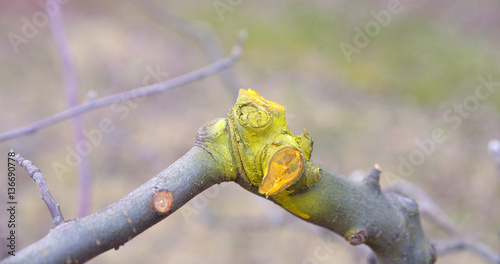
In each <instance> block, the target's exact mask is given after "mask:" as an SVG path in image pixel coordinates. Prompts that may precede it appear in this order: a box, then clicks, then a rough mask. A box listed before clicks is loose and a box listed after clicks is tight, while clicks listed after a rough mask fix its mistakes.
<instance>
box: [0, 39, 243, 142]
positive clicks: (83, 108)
mask: <svg viewBox="0 0 500 264" xmlns="http://www.w3.org/2000/svg"><path fill="white" fill-rule="evenodd" d="M246 37H247V31H244V30H242V31H240V34H239V38H238V44H237V45H236V46H235V47H233V49H232V51H231V54H230V55H229V56H228V57H225V58H223V59H220V60H218V61H216V62H215V63H212V64H210V65H208V66H206V67H203V68H201V69H199V70H196V71H193V72H190V73H187V74H184V75H181V76H178V77H175V78H173V79H170V80H168V81H165V82H161V83H156V84H152V85H148V86H144V87H140V88H137V89H134V90H130V91H126V92H122V93H118V94H114V95H109V96H106V97H103V98H100V99H97V100H92V101H88V102H85V103H83V104H80V105H79V106H76V107H73V108H70V109H67V110H66V111H63V112H60V113H58V114H55V115H53V116H51V117H48V118H45V119H42V120H40V121H37V122H35V123H33V124H30V125H27V126H24V127H21V128H18V129H14V130H11V131H7V132H4V133H2V134H0V142H1V141H5V140H8V139H11V138H14V137H18V136H21V135H26V134H29V133H33V132H35V131H37V130H38V129H40V128H43V127H46V126H49V125H52V124H55V123H58V122H61V121H63V120H66V119H68V118H71V117H73V116H76V115H80V114H82V113H85V112H87V111H90V110H92V109H96V108H99V107H103V106H107V105H110V104H114V103H117V102H123V101H126V100H130V99H132V98H137V97H141V96H146V95H151V94H155V93H159V92H163V91H166V90H169V89H172V88H175V87H179V86H181V85H184V84H187V83H190V82H193V81H197V80H200V79H202V78H205V77H207V76H210V75H211V74H213V73H216V72H219V71H221V70H223V69H226V68H228V67H231V66H232V65H233V64H234V63H235V62H236V61H237V60H238V59H239V58H240V56H241V54H242V52H243V44H244V42H245V40H246Z"/></svg>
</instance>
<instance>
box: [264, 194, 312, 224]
mask: <svg viewBox="0 0 500 264" xmlns="http://www.w3.org/2000/svg"><path fill="white" fill-rule="evenodd" d="M292 192H293V191H283V192H280V193H279V194H277V195H274V196H273V199H274V200H275V201H276V202H278V203H279V204H281V206H283V208H285V209H286V210H288V211H290V212H291V213H292V214H294V215H296V216H300V217H302V218H304V219H309V218H311V217H310V216H309V215H308V214H306V213H304V212H302V211H300V210H299V208H298V207H297V205H295V204H294V203H293V202H292V201H291V200H292V199H291V198H290V196H289V194H290V193H292Z"/></svg>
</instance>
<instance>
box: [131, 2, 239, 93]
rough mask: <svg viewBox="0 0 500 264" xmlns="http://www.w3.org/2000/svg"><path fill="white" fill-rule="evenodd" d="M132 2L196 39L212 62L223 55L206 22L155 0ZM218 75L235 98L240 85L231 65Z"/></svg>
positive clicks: (169, 25) (155, 17)
mask: <svg viewBox="0 0 500 264" xmlns="http://www.w3.org/2000/svg"><path fill="white" fill-rule="evenodd" d="M132 2H134V3H135V4H136V5H138V6H140V7H141V8H142V9H143V10H144V11H145V12H147V13H148V14H149V15H151V17H153V18H154V19H156V20H158V21H159V22H160V23H162V24H163V25H164V26H166V27H170V28H172V29H174V30H175V31H177V32H179V33H181V34H182V35H184V36H186V37H189V38H193V39H197V40H198V41H199V42H200V43H201V45H202V46H203V49H204V50H205V53H206V54H207V56H208V58H209V60H210V61H211V62H212V63H213V62H216V61H217V60H219V59H220V58H222V57H224V53H225V52H224V49H223V48H222V45H221V44H220V42H219V40H218V38H217V36H216V35H215V33H214V32H213V31H212V29H211V28H210V26H209V25H208V24H206V23H203V22H198V21H191V20H189V19H187V18H185V17H183V16H181V15H180V14H177V13H175V12H173V11H172V10H170V9H169V8H167V7H166V6H165V5H163V4H162V3H159V2H158V1H156V0H155V1H140V0H133V1H132ZM219 76H220V77H221V80H222V82H223V83H224V85H225V86H226V87H227V88H228V90H229V92H230V93H231V94H232V96H233V97H234V99H236V97H237V96H238V90H239V89H240V88H241V87H240V85H239V83H238V80H237V78H236V74H235V73H234V70H233V69H232V68H231V67H230V68H226V69H224V70H221V71H220V72H219Z"/></svg>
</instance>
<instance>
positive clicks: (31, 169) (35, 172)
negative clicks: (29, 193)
mask: <svg viewBox="0 0 500 264" xmlns="http://www.w3.org/2000/svg"><path fill="white" fill-rule="evenodd" d="M11 152H12V151H11ZM14 159H15V160H16V162H17V163H18V164H19V165H21V166H23V167H24V168H25V169H26V171H28V174H29V175H30V177H31V179H33V180H34V181H35V182H36V184H37V185H38V189H40V192H41V193H42V200H43V201H44V202H45V204H46V205H47V207H48V208H49V211H50V214H51V215H52V221H53V222H54V225H55V226H57V225H59V224H60V223H62V222H63V221H64V217H63V215H62V213H61V208H60V207H59V204H58V203H56V201H55V200H54V198H53V197H52V194H50V191H49V188H48V187H47V183H45V178H44V177H43V174H42V172H41V171H40V169H38V168H37V167H36V166H35V165H33V163H32V162H31V161H29V160H26V159H24V158H23V157H21V155H19V153H18V154H16V156H14Z"/></svg>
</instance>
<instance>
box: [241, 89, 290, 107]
mask: <svg viewBox="0 0 500 264" xmlns="http://www.w3.org/2000/svg"><path fill="white" fill-rule="evenodd" d="M240 93H243V94H244V95H246V96H247V97H248V99H250V100H252V101H253V102H254V103H256V104H258V105H262V106H267V107H269V108H271V109H273V110H275V111H285V107H283V106H282V105H280V104H278V103H275V102H273V101H269V100H267V99H265V98H264V97H262V96H261V95H260V94H259V93H257V92H256V91H254V90H252V89H248V91H245V90H243V89H240Z"/></svg>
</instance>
